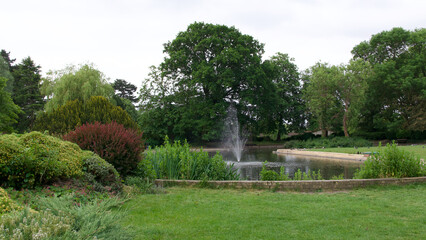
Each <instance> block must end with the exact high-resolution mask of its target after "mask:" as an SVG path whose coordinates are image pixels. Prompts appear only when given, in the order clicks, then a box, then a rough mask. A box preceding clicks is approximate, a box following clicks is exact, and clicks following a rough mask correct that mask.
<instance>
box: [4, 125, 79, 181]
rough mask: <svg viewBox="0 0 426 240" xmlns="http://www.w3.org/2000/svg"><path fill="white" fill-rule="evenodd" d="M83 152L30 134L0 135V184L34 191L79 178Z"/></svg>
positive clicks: (41, 136) (36, 134) (62, 143)
mask: <svg viewBox="0 0 426 240" xmlns="http://www.w3.org/2000/svg"><path fill="white" fill-rule="evenodd" d="M81 155H82V151H81V149H80V148H79V147H78V146H77V145H76V144H74V143H70V142H66V141H62V140H61V139H58V138H55V137H52V136H48V135H45V134H42V133H40V132H31V133H27V134H23V135H16V134H8V135H1V136H0V183H1V184H2V185H3V186H10V187H15V188H22V187H25V188H32V187H34V186H37V185H42V184H46V183H50V182H52V181H54V180H57V179H66V178H71V177H78V176H81V175H82V174H83V172H82V161H81Z"/></svg>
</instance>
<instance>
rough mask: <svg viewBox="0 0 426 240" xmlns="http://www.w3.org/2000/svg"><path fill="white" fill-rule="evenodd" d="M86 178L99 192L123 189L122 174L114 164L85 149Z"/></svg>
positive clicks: (84, 166)
mask: <svg viewBox="0 0 426 240" xmlns="http://www.w3.org/2000/svg"><path fill="white" fill-rule="evenodd" d="M82 160H83V171H84V178H85V180H86V181H87V182H89V183H91V184H93V186H94V188H95V190H96V191H98V192H104V191H111V190H112V191H117V190H120V189H121V186H122V184H121V178H120V174H119V173H118V172H117V170H116V169H115V168H114V166H113V165H112V164H110V163H108V162H107V161H105V160H104V159H102V158H101V157H99V156H98V155H97V154H95V153H93V152H91V151H84V155H83V158H82Z"/></svg>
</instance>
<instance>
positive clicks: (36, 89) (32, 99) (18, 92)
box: [12, 57, 44, 132]
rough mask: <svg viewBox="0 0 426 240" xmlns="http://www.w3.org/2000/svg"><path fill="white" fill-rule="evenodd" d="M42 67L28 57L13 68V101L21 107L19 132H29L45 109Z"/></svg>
mask: <svg viewBox="0 0 426 240" xmlns="http://www.w3.org/2000/svg"><path fill="white" fill-rule="evenodd" d="M40 69H41V67H40V66H38V65H36V64H35V63H34V61H33V60H32V59H31V58H30V57H27V58H25V59H23V60H22V62H21V63H19V64H17V65H16V66H15V67H14V68H13V77H14V80H15V82H14V86H13V94H12V97H13V101H14V102H15V104H16V105H18V106H19V107H21V109H22V111H23V113H21V114H20V115H19V121H18V124H17V130H18V131H19V132H24V131H27V130H28V129H29V128H30V127H31V126H32V124H33V123H34V121H35V117H36V112H38V111H40V110H42V109H43V105H44V101H43V98H42V96H41V93H40V81H41V74H40Z"/></svg>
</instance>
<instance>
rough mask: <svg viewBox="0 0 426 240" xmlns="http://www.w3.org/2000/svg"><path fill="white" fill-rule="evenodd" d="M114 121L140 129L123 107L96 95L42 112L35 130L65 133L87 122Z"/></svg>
mask: <svg viewBox="0 0 426 240" xmlns="http://www.w3.org/2000/svg"><path fill="white" fill-rule="evenodd" d="M113 121H115V122H117V123H119V124H122V125H124V126H125V128H131V129H134V130H137V129H138V125H137V123H136V122H135V121H133V119H132V118H131V117H130V115H129V114H128V113H127V112H126V111H124V110H123V109H122V108H121V107H117V106H115V105H114V104H112V103H111V102H110V101H109V100H108V99H106V98H105V97H101V96H96V97H91V98H90V99H89V100H87V101H85V102H81V101H79V100H74V101H69V102H67V103H66V104H65V105H63V106H60V107H58V108H56V109H54V110H53V111H51V112H44V113H42V114H40V115H39V116H38V117H37V119H36V121H35V123H34V130H38V131H45V130H48V131H49V132H50V133H53V134H60V135H63V134H66V133H68V132H70V131H72V130H74V129H75V128H76V127H78V126H81V125H83V124H86V123H94V122H100V123H104V124H105V123H110V122H113Z"/></svg>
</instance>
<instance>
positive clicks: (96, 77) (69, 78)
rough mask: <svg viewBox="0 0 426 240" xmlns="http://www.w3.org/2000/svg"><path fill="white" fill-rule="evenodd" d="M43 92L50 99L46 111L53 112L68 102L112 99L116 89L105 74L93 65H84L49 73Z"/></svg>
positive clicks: (44, 82)
mask: <svg viewBox="0 0 426 240" xmlns="http://www.w3.org/2000/svg"><path fill="white" fill-rule="evenodd" d="M42 92H43V94H44V95H45V96H47V97H48V98H49V99H48V101H47V103H46V105H45V109H46V111H48V112H51V111H53V110H55V109H57V108H58V107H59V106H62V105H65V104H66V103H67V102H68V101H73V100H80V101H83V102H84V101H87V100H89V99H90V98H91V97H92V96H103V97H105V98H107V99H111V98H112V96H113V94H114V89H113V88H112V86H111V85H110V84H109V83H108V82H107V80H106V78H105V76H104V74H103V73H102V72H101V71H99V70H97V69H96V68H95V67H94V66H92V65H88V64H85V65H82V66H80V67H79V68H78V69H77V68H76V67H75V66H69V67H67V68H65V69H63V70H59V71H55V72H49V73H48V77H47V78H46V79H44V81H43V86H42Z"/></svg>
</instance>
